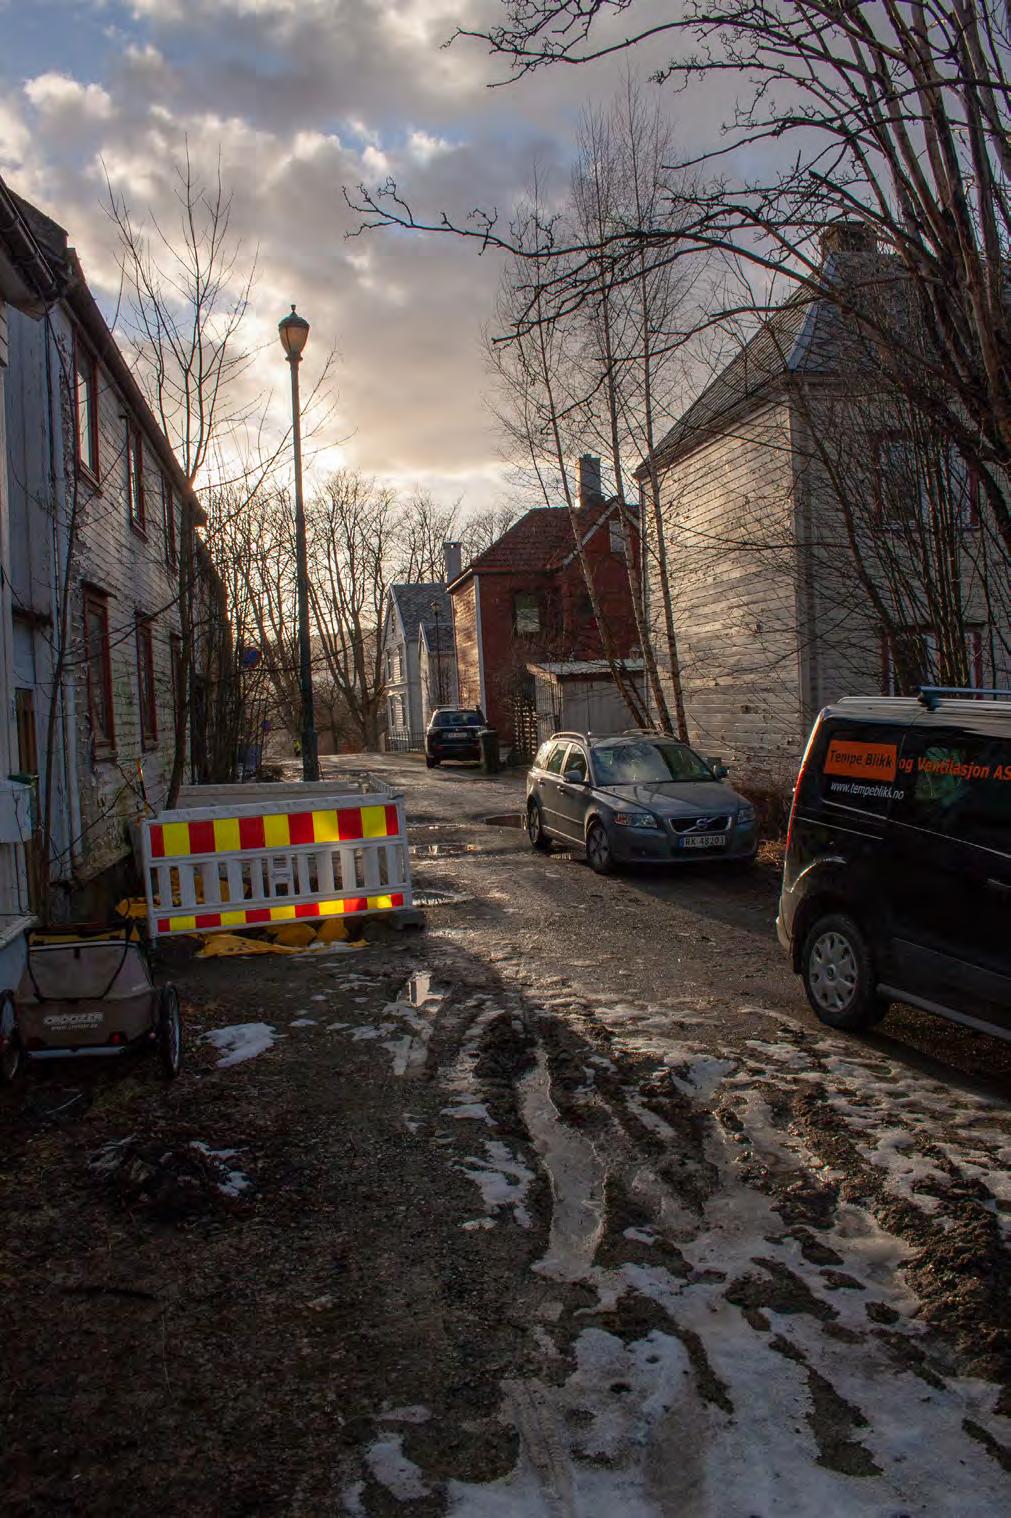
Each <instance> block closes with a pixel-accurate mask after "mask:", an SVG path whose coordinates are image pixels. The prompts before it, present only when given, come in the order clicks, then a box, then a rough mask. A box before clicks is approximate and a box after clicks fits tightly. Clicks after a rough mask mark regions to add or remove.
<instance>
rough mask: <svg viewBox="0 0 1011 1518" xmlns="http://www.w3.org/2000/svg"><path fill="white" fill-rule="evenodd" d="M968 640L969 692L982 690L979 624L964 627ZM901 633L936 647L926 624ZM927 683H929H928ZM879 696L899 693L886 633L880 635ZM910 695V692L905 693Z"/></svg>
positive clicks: (981, 629) (932, 634)
mask: <svg viewBox="0 0 1011 1518" xmlns="http://www.w3.org/2000/svg"><path fill="white" fill-rule="evenodd" d="M965 630H966V634H967V636H968V640H969V657H970V666H971V667H970V673H969V680H970V683H969V685H968V687H967V689H969V690H982V688H983V628H982V626H981V625H980V624H978V623H975V622H970V623H969V624H968V625H967V627H966V629H965ZM901 633H902V634H904V635H906V636H907V637H918V638H925V639H933V642H934V648H935V650H936V647H937V633H936V632H935V630H934V628H933V627H931V626H929V625H928V624H927V623H923V624H917V625H916V626H913V627H904V628H902V629H901ZM928 683H929V682H928ZM881 694H882V695H883V696H895V695H898V694H899V692H898V691H897V689H896V676H895V649H894V645H893V641H892V638H891V637H890V636H889V634H888V633H887V632H883V633H882V634H881ZM907 694H911V692H907Z"/></svg>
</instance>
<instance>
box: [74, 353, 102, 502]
mask: <svg viewBox="0 0 1011 1518" xmlns="http://www.w3.org/2000/svg"><path fill="white" fill-rule="evenodd" d="M82 379H83V380H84V382H85V386H86V389H87V392H88V400H89V406H88V432H89V442H90V444H91V458H90V459H86V458H85V457H84V453H83V451H82V448H81V443H82V435H81V381H82ZM98 443H99V428H98V356H97V354H96V353H95V350H94V349H93V348H92V347H90V345H89V344H88V343H86V342H85V341H84V340H83V338H81V336H80V335H79V334H78V333H77V332H76V331H75V333H74V458H75V461H76V463H77V468H78V470H79V471H80V473H81V474H83V475H84V476H85V478H86V479H88V480H90V481H91V482H92V483H93V484H95V485H97V484H98V481H99V469H100V465H99V451H98Z"/></svg>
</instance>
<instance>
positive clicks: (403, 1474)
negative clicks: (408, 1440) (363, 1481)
mask: <svg viewBox="0 0 1011 1518" xmlns="http://www.w3.org/2000/svg"><path fill="white" fill-rule="evenodd" d="M403 1443H404V1441H403V1436H402V1435H400V1434H387V1435H386V1436H384V1437H383V1438H382V1439H377V1440H376V1441H375V1443H374V1444H370V1445H369V1447H368V1449H367V1450H366V1451H365V1463H366V1465H367V1466H368V1468H369V1470H370V1471H371V1472H372V1474H373V1476H374V1477H375V1479H376V1480H377V1481H378V1482H379V1484H380V1485H381V1486H385V1488H386V1490H387V1491H388V1492H390V1493H391V1495H392V1496H394V1497H396V1499H397V1501H398V1502H415V1501H417V1499H418V1498H419V1497H427V1496H428V1495H429V1493H430V1491H431V1488H430V1487H429V1486H428V1485H427V1483H426V1482H425V1480H424V1477H423V1476H422V1473H421V1468H420V1466H417V1465H415V1463H414V1461H413V1460H409V1459H408V1458H407V1456H406V1455H405V1454H404V1450H403Z"/></svg>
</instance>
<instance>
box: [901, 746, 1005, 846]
mask: <svg viewBox="0 0 1011 1518" xmlns="http://www.w3.org/2000/svg"><path fill="white" fill-rule="evenodd" d="M902 759H903V764H904V766H907V767H908V769H909V777H908V780H907V784H909V783H910V782H911V786H910V789H909V791H908V794H907V796H906V798H905V802H904V804H903V805H902V806H900V807H898V808H897V809H896V811H895V814H894V815H895V817H896V820H898V821H902V822H906V823H910V824H912V825H913V826H914V827H920V828H926V829H929V831H930V832H932V833H943V834H944V835H945V836H946V837H949V838H957V839H961V840H962V841H963V842H965V843H973V844H978V845H980V846H981V847H982V848H987V849H997V850H999V851H1001V852H1002V853H1005V854H1008V853H1011V742H1008V740H1007V739H1006V738H988V737H983V736H982V735H978V734H970V733H964V732H958V731H957V730H956V731H946V730H945V729H943V728H941V729H938V728H933V729H931V728H923V729H921V730H919V731H916V730H913V731H911V732H910V733H909V734H908V735H907V737H906V742H905V744H904V746H903V750H902Z"/></svg>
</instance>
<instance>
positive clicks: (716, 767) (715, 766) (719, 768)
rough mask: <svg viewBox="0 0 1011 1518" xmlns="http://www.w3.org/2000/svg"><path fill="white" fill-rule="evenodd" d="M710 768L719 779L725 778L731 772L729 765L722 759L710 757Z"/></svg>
mask: <svg viewBox="0 0 1011 1518" xmlns="http://www.w3.org/2000/svg"><path fill="white" fill-rule="evenodd" d="M709 768H710V769H711V770H712V772H713V774H714V775H715V776H716V778H717V780H725V779H726V778H727V776H728V775H729V774H730V771H729V770H728V769H727V766H726V765H725V764H724V763H723V760H722V759H710V761H709Z"/></svg>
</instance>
